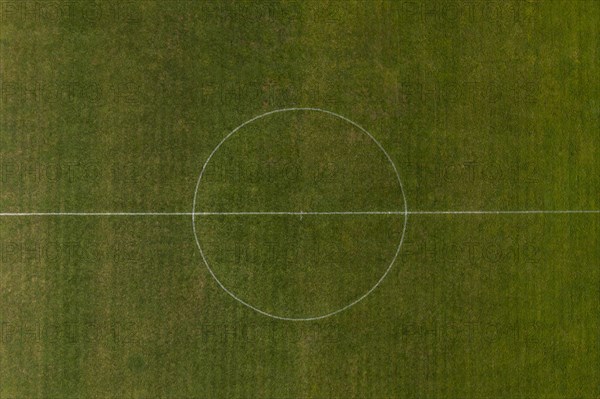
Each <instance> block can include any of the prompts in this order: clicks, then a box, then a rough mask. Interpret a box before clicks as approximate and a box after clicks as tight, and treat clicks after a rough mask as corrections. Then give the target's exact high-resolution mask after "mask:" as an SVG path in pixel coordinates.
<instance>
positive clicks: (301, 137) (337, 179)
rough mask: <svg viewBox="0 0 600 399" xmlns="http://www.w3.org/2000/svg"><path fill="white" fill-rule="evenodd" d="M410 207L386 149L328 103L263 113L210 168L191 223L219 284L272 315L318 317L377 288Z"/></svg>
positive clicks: (225, 144) (219, 149)
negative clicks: (333, 110)
mask: <svg viewBox="0 0 600 399" xmlns="http://www.w3.org/2000/svg"><path fill="white" fill-rule="evenodd" d="M407 219H408V207H407V203H406V196H405V193H404V189H403V186H402V181H401V179H400V175H399V173H398V169H397V167H396V165H395V164H394V162H393V160H392V158H391V156H390V155H389V154H388V153H387V151H386V150H385V149H384V148H383V146H382V145H381V144H380V143H379V142H378V141H377V140H376V139H375V137H373V135H372V134H371V133H369V132H368V131H367V130H366V129H364V128H363V127H361V126H360V125H358V124H357V123H355V122H353V121H351V120H350V119H348V118H346V117H344V116H342V115H339V114H336V113H334V112H331V111H327V110H323V109H320V108H285V109H278V110H274V111H270V112H266V113H264V114H261V115H258V116H256V117H254V118H252V119H250V120H248V121H246V122H244V123H242V124H241V125H239V126H238V127H236V128H235V129H233V130H232V131H231V132H230V133H229V134H227V135H226V136H225V137H224V138H223V139H222V140H221V142H220V143H219V144H218V145H217V146H216V147H215V148H214V150H213V151H212V152H211V153H210V155H209V156H208V159H207V160H206V162H205V163H204V165H203V166H202V170H201V171H200V175H199V176H198V180H197V183H196V188H195V190H194V199H193V205H192V228H193V232H194V237H195V240H196V244H197V246H198V249H199V251H200V255H201V257H202V260H203V262H204V263H205V265H206V267H207V269H208V271H209V272H210V274H211V275H212V277H213V278H214V280H215V281H216V282H217V283H218V285H219V286H220V287H221V288H222V289H223V290H224V291H225V292H227V293H228V294H229V295H230V296H231V297H233V298H234V299H235V300H237V301H238V302H240V303H242V304H243V305H245V306H247V307H249V308H251V309H253V310H255V311H257V312H259V313H261V314H263V315H266V316H269V317H272V318H276V319H283V320H316V319H322V318H325V317H329V316H332V315H335V314H337V313H339V312H342V311H344V310H346V309H348V308H350V307H352V306H353V305H355V304H357V303H358V302H360V301H362V300H363V299H364V298H366V297H367V296H368V295H369V294H371V293H372V292H373V291H374V290H375V289H376V288H377V287H378V286H379V285H380V284H381V282H382V281H383V280H384V279H385V277H386V276H387V275H388V273H389V272H390V270H391V269H392V267H393V265H394V263H395V261H396V259H397V257H398V254H399V253H400V248H401V246H402V242H403V239H404V234H405V232H406V224H407Z"/></svg>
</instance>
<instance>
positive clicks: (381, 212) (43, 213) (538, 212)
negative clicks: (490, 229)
mask: <svg viewBox="0 0 600 399" xmlns="http://www.w3.org/2000/svg"><path fill="white" fill-rule="evenodd" d="M586 213H587V214H599V213H600V210H520V211H493V210H492V211H407V212H404V211H356V212H352V211H348V212H343V211H342V212H195V213H192V212H2V213H0V217H3V216H5V217H9V216H22V217H26V216H192V215H195V216H260V215H267V216H268V215H283V216H285V215H291V216H294V215H297V216H304V215H527V214H543V215H552V214H586Z"/></svg>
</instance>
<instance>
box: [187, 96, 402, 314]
mask: <svg viewBox="0 0 600 399" xmlns="http://www.w3.org/2000/svg"><path fill="white" fill-rule="evenodd" d="M291 111H316V112H323V113H326V114H329V115H332V116H334V117H336V118H339V119H342V120H344V121H346V122H348V123H350V124H351V125H353V126H355V127H357V128H358V129H359V130H360V131H362V132H363V133H365V134H366V135H367V136H369V138H371V140H372V141H373V142H374V143H375V144H376V145H377V146H378V147H379V149H380V150H381V151H382V152H383V154H384V155H385V156H386V158H387V159H388V162H389V163H390V164H391V165H392V168H393V170H394V173H395V174H396V179H397V180H398V185H399V187H400V191H401V193H402V199H403V201H404V212H403V213H402V214H403V215H404V224H403V227H402V236H401V237H400V241H399V243H398V247H397V248H396V252H395V254H394V257H393V258H392V261H391V262H390V265H389V266H388V268H387V269H386V270H385V272H384V273H383V275H382V276H381V278H380V279H379V280H378V281H377V282H376V283H375V285H373V287H371V288H370V289H369V290H368V291H367V292H366V293H364V294H363V295H361V296H360V297H359V298H357V299H355V300H354V301H352V302H350V303H349V304H347V305H345V306H343V307H341V308H340V309H337V310H334V311H332V312H329V313H327V314H324V315H319V316H313V317H286V316H278V315H275V314H271V313H268V312H265V311H264V310H261V309H259V308H257V307H256V306H253V305H251V304H249V303H248V302H246V301H244V300H242V299H241V298H238V297H237V296H236V295H235V294H234V293H233V292H231V291H230V290H228V289H227V288H226V287H225V286H224V285H223V283H221V281H220V280H219V279H218V278H217V276H216V275H215V273H214V272H213V270H212V269H211V268H210V265H209V263H208V260H207V259H206V256H205V255H204V251H202V246H201V245H200V240H199V238H198V233H197V231H196V217H195V216H196V213H195V211H196V202H197V196H198V188H199V187H200V182H201V181H202V176H203V175H204V171H205V170H206V167H207V165H208V163H209V162H210V160H211V159H212V157H213V155H214V154H215V153H216V152H217V151H218V150H219V148H221V145H223V143H224V142H225V141H227V139H229V138H230V137H231V136H232V135H234V134H235V133H236V132H237V131H238V130H240V129H241V128H243V127H244V126H246V125H248V124H250V123H252V122H254V121H256V120H258V119H260V118H264V117H265V116H269V115H272V114H276V113H280V112H291ZM407 222H408V205H407V203H406V195H405V194H404V187H403V185H402V180H401V179H400V174H399V173H398V169H397V168H396V164H395V163H394V161H393V160H392V158H391V157H390V155H389V154H388V153H387V151H386V150H385V149H384V148H383V146H382V145H381V144H380V143H379V141H377V139H375V137H373V135H372V134H371V133H369V132H368V131H367V130H366V129H365V128H363V127H362V126H360V125H359V124H357V123H355V122H353V121H351V120H350V119H348V118H346V117H345V116H342V115H339V114H336V113H335V112H331V111H327V110H324V109H321V108H313V107H295V108H282V109H276V110H273V111H269V112H265V113H263V114H261V115H258V116H255V117H254V118H252V119H249V120H247V121H246V122H244V123H242V124H241V125H239V126H238V127H236V128H235V129H233V130H232V131H231V132H230V133H229V134H227V135H226V136H225V137H224V138H223V139H222V140H221V141H220V142H219V144H217V146H216V147H215V148H214V150H213V151H212V152H211V153H210V155H209V156H208V158H207V160H206V162H204V165H203V166H202V170H201V171H200V175H199V176H198V181H197V182H196V188H195V190H194V199H193V201H192V231H193V232H194V238H195V240H196V245H197V246H198V249H199V250H200V256H201V257H202V260H203V261H204V264H205V265H206V267H207V269H208V271H209V272H210V274H211V275H212V277H213V278H214V279H215V281H216V282H217V283H218V284H219V286H220V287H221V288H222V289H223V290H224V291H225V292H227V293H228V294H229V295H230V296H231V297H232V298H234V299H235V300H237V301H238V302H240V303H241V304H243V305H245V306H247V307H248V308H250V309H252V310H254V311H256V312H258V313H260V314H263V315H265V316H268V317H271V318H274V319H279V320H288V321H311V320H319V319H324V318H326V317H330V316H333V315H335V314H338V313H340V312H343V311H344V310H347V309H349V308H350V307H352V306H354V305H356V304H357V303H358V302H360V301H362V300H363V299H365V298H366V297H367V296H368V295H370V294H371V293H372V292H373V291H374V290H375V289H376V288H377V287H379V285H380V284H381V282H382V281H383V280H384V279H385V278H386V277H387V275H388V273H389V272H390V270H391V269H392V266H393V265H394V263H395V262H396V259H397V258H398V255H399V254H400V248H401V247H402V243H403V242H404V236H405V234H406V224H407Z"/></svg>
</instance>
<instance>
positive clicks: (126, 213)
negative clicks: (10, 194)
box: [0, 212, 191, 216]
mask: <svg viewBox="0 0 600 399" xmlns="http://www.w3.org/2000/svg"><path fill="white" fill-rule="evenodd" d="M190 215H191V213H190V212H2V213H0V216H190Z"/></svg>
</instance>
